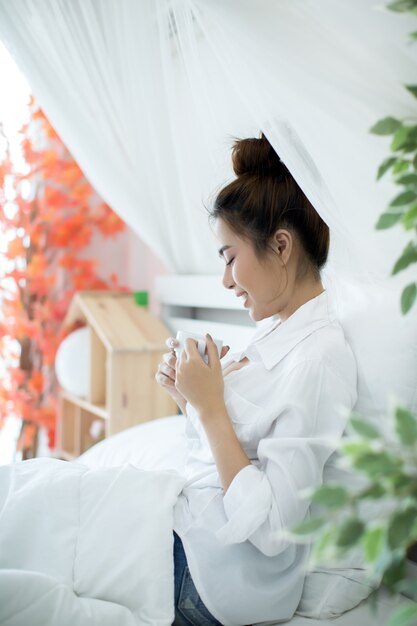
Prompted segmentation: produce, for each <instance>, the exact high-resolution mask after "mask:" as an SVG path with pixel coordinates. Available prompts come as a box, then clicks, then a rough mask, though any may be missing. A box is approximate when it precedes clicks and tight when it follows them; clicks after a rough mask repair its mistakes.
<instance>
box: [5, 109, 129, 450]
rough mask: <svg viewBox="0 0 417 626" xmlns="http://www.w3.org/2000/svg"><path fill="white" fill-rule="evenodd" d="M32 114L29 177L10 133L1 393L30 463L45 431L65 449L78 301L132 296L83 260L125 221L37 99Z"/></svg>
mask: <svg viewBox="0 0 417 626" xmlns="http://www.w3.org/2000/svg"><path fill="white" fill-rule="evenodd" d="M29 107H30V120H29V122H28V124H26V125H25V126H24V127H23V128H22V129H21V131H20V133H21V135H22V142H21V146H22V152H23V156H24V160H25V163H26V169H25V171H24V173H22V171H21V169H20V170H19V169H18V168H17V166H16V165H15V163H14V161H13V159H12V155H11V150H10V144H9V141H8V139H7V137H6V136H5V134H4V132H3V129H2V127H1V125H0V134H1V138H2V139H3V140H4V141H5V142H6V153H5V156H4V158H3V160H2V161H0V229H1V231H2V233H3V235H4V236H5V237H6V238H7V242H8V243H7V249H6V250H4V251H3V263H2V264H3V268H4V269H2V273H1V275H0V304H1V315H0V360H3V363H4V362H7V363H9V364H10V366H9V367H8V369H7V371H6V372H5V374H4V376H3V380H2V381H1V383H2V384H1V385H0V427H1V426H2V424H3V423H4V419H5V417H6V416H7V415H9V414H14V415H16V416H17V417H20V418H22V420H23V422H22V430H21V436H20V438H19V441H18V445H17V449H18V450H21V451H22V452H23V458H25V451H28V450H29V451H30V450H32V455H33V451H34V450H33V449H34V447H35V446H34V442H36V438H37V431H38V428H39V427H40V426H44V427H46V429H47V431H48V438H49V446H50V448H54V445H55V422H56V416H57V383H56V379H55V375H54V359H55V354H56V350H57V348H58V346H59V343H60V342H61V341H62V339H63V338H64V336H65V335H66V334H67V333H68V332H70V330H72V329H66V331H65V332H63V331H62V329H61V325H62V320H63V318H64V316H65V313H66V311H67V309H68V305H69V303H70V301H71V299H72V297H73V295H74V293H75V292H76V291H78V290H84V289H89V290H91V289H124V288H123V287H121V286H120V285H119V284H118V277H117V275H116V274H112V275H111V276H110V278H109V280H104V279H102V278H101V277H100V276H99V273H98V261H97V260H96V259H92V258H85V254H84V255H83V258H81V255H80V252H81V251H83V250H84V249H85V248H86V246H88V244H89V243H90V241H91V239H92V236H93V234H94V233H100V234H101V235H102V236H103V237H109V236H110V237H115V236H116V235H117V234H118V233H120V232H122V231H123V230H124V228H125V224H124V222H123V221H122V220H121V219H120V218H119V217H118V216H117V215H116V214H115V213H114V212H113V211H112V210H111V209H110V207H109V206H108V205H107V204H105V203H104V202H103V201H102V200H101V198H100V197H99V196H98V195H97V193H96V192H95V190H94V189H93V188H92V187H91V185H90V184H89V183H88V181H87V180H86V178H85V176H84V174H83V173H82V171H81V169H80V168H79V166H78V165H77V163H76V162H75V161H74V159H73V158H72V156H71V154H70V153H69V151H68V150H67V149H66V147H65V146H64V144H63V143H62V141H61V140H60V138H59V137H58V135H57V134H56V132H55V130H54V129H53V128H52V127H51V125H50V124H49V122H48V120H47V119H46V117H45V115H44V114H43V112H42V110H41V109H40V108H39V106H38V105H37V104H36V102H35V101H34V100H33V98H32V99H31V100H30V103H29ZM11 190H12V192H11ZM0 375H1V372H0ZM29 455H31V454H30V453H29ZM26 458H27V456H26Z"/></svg>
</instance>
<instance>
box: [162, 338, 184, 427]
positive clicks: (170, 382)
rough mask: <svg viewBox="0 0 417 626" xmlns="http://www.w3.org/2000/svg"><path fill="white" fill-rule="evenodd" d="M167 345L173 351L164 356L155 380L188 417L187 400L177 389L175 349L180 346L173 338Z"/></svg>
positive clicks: (167, 341) (169, 339) (168, 340)
mask: <svg viewBox="0 0 417 626" xmlns="http://www.w3.org/2000/svg"><path fill="white" fill-rule="evenodd" d="M165 343H166V345H167V346H168V347H169V348H171V350H170V352H166V353H165V354H163V355H162V359H163V361H162V363H160V364H159V366H158V371H157V372H156V374H155V380H156V382H157V383H158V384H159V385H161V387H162V388H163V389H165V391H167V392H168V393H169V395H170V396H171V398H172V399H173V400H174V401H175V402H176V403H177V405H178V406H179V408H180V409H181V411H182V413H183V414H184V415H186V412H185V405H186V403H187V400H186V399H185V398H184V396H183V395H182V394H181V393H180V391H178V389H176V387H175V382H176V367H177V357H176V355H175V352H174V348H175V347H176V346H177V345H178V341H177V340H176V339H174V338H173V337H169V338H168V339H167V340H166V342H165Z"/></svg>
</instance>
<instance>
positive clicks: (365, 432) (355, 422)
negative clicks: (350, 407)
mask: <svg viewBox="0 0 417 626" xmlns="http://www.w3.org/2000/svg"><path fill="white" fill-rule="evenodd" d="M349 424H350V425H351V426H352V428H353V429H354V430H355V431H356V432H357V433H358V434H359V435H361V436H362V437H365V439H377V438H378V437H379V435H380V433H379V431H378V429H377V428H375V426H372V424H370V423H369V422H366V421H365V420H363V419H361V418H360V417H351V418H350V420H349Z"/></svg>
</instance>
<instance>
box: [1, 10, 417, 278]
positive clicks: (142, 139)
mask: <svg viewBox="0 0 417 626" xmlns="http://www.w3.org/2000/svg"><path fill="white" fill-rule="evenodd" d="M410 21H411V18H410V17H409V16H406V15H402V14H394V13H392V12H389V11H387V10H384V8H383V6H382V5H376V4H375V1H374V0H341V1H340V2H334V1H333V0H321V2H320V3H319V4H318V3H317V2H314V1H313V0H282V1H280V2H276V0H256V1H255V0H228V1H227V2H224V0H141V2H137V0H117V2H116V1H115V0H100V1H97V0H16V1H15V2H12V3H11V2H10V1H9V0H0V37H1V38H2V40H3V41H4V42H5V44H6V45H7V46H8V48H9V49H10V51H11V53H12V54H13V56H14V57H15V59H16V61H17V63H18V65H19V66H20V68H21V69H22V71H23V72H24V73H25V74H26V76H27V78H28V79H29V81H30V83H31V86H32V88H33V91H34V94H35V96H36V97H37V98H38V100H39V101H40V103H41V105H42V106H43V108H44V110H45V112H46V114H47V115H48V117H49V118H50V120H51V122H52V123H53V124H54V126H55V127H56V129H57V131H58V132H59V134H60V135H61V136H62V138H63V140H64V141H65V143H66V144H67V145H68V147H69V148H70V150H71V151H72V153H73V155H74V157H75V158H76V159H77V161H78V162H79V163H80V165H81V167H82V168H83V170H84V171H85V173H86V175H87V177H88V178H89V179H90V181H91V182H92V184H93V185H94V186H95V187H96V188H97V190H98V191H99V193H100V194H101V195H102V196H103V197H104V198H105V199H106V200H107V202H108V203H109V204H110V205H111V206H112V207H113V208H114V210H115V211H117V212H118V213H119V215H120V216H121V217H122V218H123V219H124V220H125V221H126V222H127V223H128V224H129V225H130V226H132V227H133V228H134V229H135V230H136V231H137V232H138V233H140V235H141V237H142V238H143V239H144V240H145V242H146V243H147V244H148V245H149V246H150V247H151V248H152V249H153V250H154V251H155V252H156V253H157V254H158V255H159V256H160V258H161V259H162V260H164V261H165V262H166V263H167V264H168V265H169V266H170V267H171V268H172V269H173V271H176V272H178V273H217V272H219V271H220V267H219V260H218V259H217V256H216V247H215V242H214V239H213V237H212V235H211V233H210V228H209V226H208V223H207V217H206V210H205V208H204V205H207V204H210V201H211V198H212V196H213V194H214V193H215V191H216V189H217V188H219V187H220V186H221V185H222V184H223V183H225V182H226V181H227V180H229V179H230V178H231V177H232V171H231V165H230V147H231V144H232V141H233V137H235V136H238V137H245V136H258V134H259V132H260V130H261V129H262V130H263V131H264V132H265V134H266V135H267V137H268V138H269V140H270V141H271V143H272V145H273V146H274V148H275V149H276V151H277V152H278V154H279V155H280V156H281V158H282V159H283V160H284V161H285V163H286V164H287V166H288V167H289V169H290V170H291V172H292V173H293V175H294V176H295V178H296V179H297V181H298V183H299V184H300V186H301V187H302V188H303V189H304V191H305V193H306V194H307V195H308V196H309V198H310V199H311V201H312V202H313V204H314V205H315V206H316V208H317V210H318V211H319V212H320V214H321V215H322V217H323V218H324V219H325V220H326V221H327V223H328V224H329V226H330V228H331V231H332V249H331V255H330V259H329V263H328V272H329V274H331V273H332V272H336V273H337V274H338V275H340V276H342V275H344V276H346V277H347V278H349V279H352V280H354V281H356V280H359V281H362V282H363V281H367V282H372V283H373V284H378V283H381V284H383V283H385V285H388V284H389V286H390V287H392V286H393V285H395V284H396V282H398V281H400V282H401V283H404V280H405V279H406V277H405V274H403V275H400V277H399V278H398V279H389V280H388V275H389V272H390V269H391V267H392V265H393V263H394V261H395V259H396V257H397V256H398V254H399V251H400V249H401V247H402V245H403V244H404V243H405V242H406V237H405V235H404V234H403V233H402V231H401V229H399V228H396V229H391V230H389V231H386V232H376V231H375V230H374V225H375V222H376V220H377V217H378V215H379V213H380V212H382V210H383V209H384V208H385V207H386V206H387V204H388V202H389V200H390V199H391V198H392V196H393V195H394V193H395V189H393V185H392V184H391V183H390V181H389V177H387V180H385V179H383V180H382V181H380V182H378V183H377V182H376V180H375V178H376V171H377V167H378V165H379V163H380V162H381V161H382V160H383V159H384V158H385V156H386V155H387V152H388V145H389V140H388V138H381V137H377V136H374V135H371V134H369V132H368V130H369V127H370V126H371V125H372V124H373V123H374V122H375V121H376V120H377V119H378V118H380V117H382V116H385V115H388V114H389V115H397V116H399V117H400V116H409V115H410V114H412V111H413V107H414V102H413V98H412V96H411V94H409V93H408V92H407V91H406V90H405V89H403V88H402V87H401V83H407V82H408V83H410V82H413V80H414V76H415V74H416V65H417V58H416V53H415V50H416V48H413V47H411V46H410V45H408V44H407V33H408V32H410V31H411V30H412V28H413V24H412V23H410Z"/></svg>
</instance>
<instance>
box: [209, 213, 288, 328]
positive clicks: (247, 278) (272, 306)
mask: <svg viewBox="0 0 417 626" xmlns="http://www.w3.org/2000/svg"><path fill="white" fill-rule="evenodd" d="M214 233H215V235H216V237H217V240H218V242H219V256H220V257H221V258H223V259H224V262H225V268H224V274H223V285H224V286H225V287H226V289H233V290H234V292H235V294H236V296H238V297H242V299H243V302H244V307H245V308H247V309H248V310H249V314H250V316H251V318H252V319H253V320H254V321H256V322H257V321H260V320H262V319H265V318H267V317H270V316H271V315H275V314H279V312H280V310H281V309H282V306H283V304H284V303H283V292H284V290H285V287H286V280H287V276H286V272H285V268H284V266H283V263H282V261H281V259H280V258H279V256H275V255H272V254H271V255H269V256H268V257H267V258H266V259H265V260H264V261H262V262H260V261H259V259H258V257H257V256H256V254H255V251H254V249H253V245H252V243H251V242H250V241H247V240H245V239H241V238H240V237H238V235H236V234H234V233H233V231H232V230H231V229H230V228H229V227H228V225H227V224H226V223H225V222H224V221H223V220H222V219H221V218H217V219H216V222H215V225H214Z"/></svg>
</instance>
